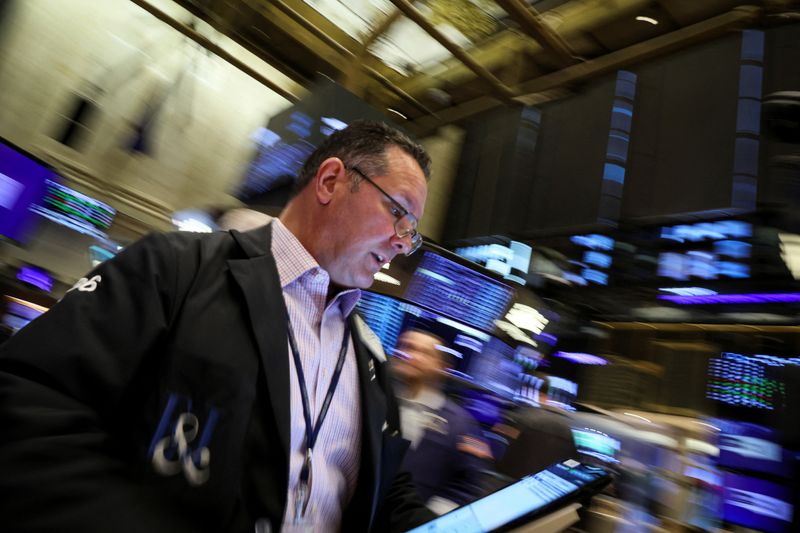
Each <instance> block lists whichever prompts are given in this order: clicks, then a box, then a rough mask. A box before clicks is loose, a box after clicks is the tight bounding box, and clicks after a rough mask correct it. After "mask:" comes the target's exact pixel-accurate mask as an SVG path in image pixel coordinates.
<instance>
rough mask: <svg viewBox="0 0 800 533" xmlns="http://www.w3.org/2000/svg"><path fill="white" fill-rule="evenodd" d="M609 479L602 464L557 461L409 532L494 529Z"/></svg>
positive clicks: (534, 515) (594, 488) (539, 512)
mask: <svg viewBox="0 0 800 533" xmlns="http://www.w3.org/2000/svg"><path fill="white" fill-rule="evenodd" d="M610 480H611V477H610V476H609V474H608V473H607V472H606V471H605V470H604V469H602V468H598V467H594V466H589V465H585V464H581V463H579V462H577V461H573V460H569V461H565V462H563V463H557V464H554V465H552V466H550V467H548V468H546V469H544V470H542V471H541V472H538V473H536V474H532V475H530V476H526V477H524V478H522V479H520V480H519V481H517V482H515V483H513V484H511V485H509V486H507V487H505V488H502V489H500V490H498V491H497V492H494V493H492V494H489V495H488V496H484V497H483V498H481V499H479V500H477V501H475V502H473V503H471V504H469V505H465V506H463V507H459V508H458V509H456V510H454V511H452V512H450V513H447V514H445V515H442V516H440V517H439V518H437V519H435V520H432V521H430V522H427V523H425V524H422V525H421V526H419V527H417V528H415V529H412V530H411V531H409V532H408V533H437V532H440V531H441V532H445V531H447V532H452V531H458V533H483V532H486V531H495V530H497V529H500V528H502V527H504V526H506V525H509V524H511V523H512V522H515V521H517V520H519V519H522V518H527V519H528V520H533V519H535V518H538V517H539V516H540V515H543V514H545V512H546V511H548V510H550V509H557V508H559V507H562V506H564V505H566V504H568V503H569V502H570V501H572V500H573V499H575V498H576V497H577V496H579V495H581V494H583V493H585V492H586V491H592V492H596V491H599V490H600V489H601V488H602V487H604V486H605V485H606V484H607V483H608V482H609V481H610Z"/></svg>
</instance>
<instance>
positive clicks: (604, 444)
mask: <svg viewBox="0 0 800 533" xmlns="http://www.w3.org/2000/svg"><path fill="white" fill-rule="evenodd" d="M572 439H573V440H574V441H575V447H576V448H577V449H578V453H579V454H581V455H583V456H585V457H592V458H594V459H599V460H600V461H602V462H604V463H609V464H614V463H619V459H617V456H618V454H619V451H620V449H621V443H620V441H619V440H617V439H615V438H614V437H612V436H610V435H608V434H607V433H604V432H602V431H600V430H597V429H593V428H588V427H577V428H572Z"/></svg>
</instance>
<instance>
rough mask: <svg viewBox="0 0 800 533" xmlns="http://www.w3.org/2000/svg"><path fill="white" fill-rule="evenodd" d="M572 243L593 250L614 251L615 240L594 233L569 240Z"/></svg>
mask: <svg viewBox="0 0 800 533" xmlns="http://www.w3.org/2000/svg"><path fill="white" fill-rule="evenodd" d="M569 240H570V241H572V242H573V243H575V244H577V245H578V246H582V247H584V248H591V249H592V250H609V251H610V250H613V249H614V239H612V238H611V237H606V236H605V235H598V234H596V233H592V234H590V235H574V236H572V237H570V238H569Z"/></svg>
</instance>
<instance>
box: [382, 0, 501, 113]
mask: <svg viewBox="0 0 800 533" xmlns="http://www.w3.org/2000/svg"><path fill="white" fill-rule="evenodd" d="M391 2H392V3H393V4H394V5H395V6H397V8H398V9H399V10H400V11H402V12H403V14H405V16H407V17H408V18H409V19H411V20H412V21H413V22H414V23H415V24H416V25H417V26H419V27H420V28H422V29H423V30H424V31H425V33H427V34H428V35H430V36H431V37H433V38H434V39H436V41H437V42H438V43H439V44H441V45H442V46H444V47H445V48H446V49H447V50H448V51H449V52H450V53H451V54H453V56H454V57H456V58H457V59H458V60H459V61H460V62H461V63H463V64H464V65H465V66H466V67H467V68H468V69H469V70H471V71H472V72H473V73H474V74H475V75H476V76H478V77H479V78H481V79H482V80H484V81H485V82H486V83H487V84H488V86H489V88H490V89H491V90H492V93H493V94H494V95H495V96H496V97H497V98H499V99H500V100H501V101H503V102H506V103H508V102H510V100H511V97H512V96H513V94H512V92H511V89H509V88H508V87H507V86H506V85H504V84H503V82H501V81H500V80H499V79H497V78H496V77H495V75H494V74H492V73H491V72H489V70H487V69H486V68H484V67H483V66H482V65H481V64H480V63H478V62H477V61H475V60H474V59H473V58H472V57H471V56H470V55H469V54H467V53H466V52H465V51H464V50H463V49H462V48H461V47H459V46H458V45H456V44H455V43H454V42H453V41H451V40H450V39H448V38H447V37H446V36H445V35H444V34H443V33H442V32H440V31H439V30H437V29H436V27H435V26H434V25H433V24H431V23H430V21H428V19H426V18H425V16H424V15H423V14H422V13H421V12H420V11H419V10H418V9H417V8H415V7H414V6H413V5H411V2H409V1H408V0H391Z"/></svg>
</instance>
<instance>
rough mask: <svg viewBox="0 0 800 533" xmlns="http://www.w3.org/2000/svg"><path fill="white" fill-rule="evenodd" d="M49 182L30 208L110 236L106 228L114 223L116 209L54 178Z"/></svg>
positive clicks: (94, 234) (100, 236)
mask: <svg viewBox="0 0 800 533" xmlns="http://www.w3.org/2000/svg"><path fill="white" fill-rule="evenodd" d="M46 184H47V194H46V195H45V196H44V198H42V199H41V200H40V201H39V202H37V203H36V204H34V205H32V206H31V211H33V212H34V213H36V214H38V215H41V216H43V217H44V218H47V219H49V220H51V221H53V222H55V223H56V224H61V225H62V226H66V227H68V228H70V229H73V230H75V231H77V232H79V233H83V234H84V235H89V236H92V237H95V238H98V239H106V238H107V237H106V234H105V233H104V231H103V230H106V229H108V228H109V227H110V226H111V222H112V221H113V219H114V215H115V214H116V213H117V211H116V209H114V208H113V207H111V206H110V205H108V204H105V203H103V202H101V201H99V200H95V199H94V198H92V197H91V196H87V195H85V194H83V193H80V192H78V191H76V190H74V189H70V188H69V187H66V186H64V185H61V184H60V183H58V182H56V181H54V180H51V179H48V180H47V182H46Z"/></svg>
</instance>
